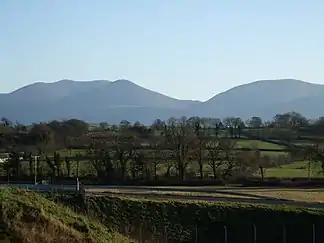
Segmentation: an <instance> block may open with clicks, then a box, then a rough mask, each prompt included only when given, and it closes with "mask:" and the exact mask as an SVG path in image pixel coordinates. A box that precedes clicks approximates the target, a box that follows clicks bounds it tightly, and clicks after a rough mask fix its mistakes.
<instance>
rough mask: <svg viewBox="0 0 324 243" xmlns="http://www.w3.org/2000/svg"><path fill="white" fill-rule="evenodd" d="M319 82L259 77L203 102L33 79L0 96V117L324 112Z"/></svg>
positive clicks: (115, 85) (120, 85)
mask: <svg viewBox="0 0 324 243" xmlns="http://www.w3.org/2000/svg"><path fill="white" fill-rule="evenodd" d="M323 103H324V85H319V84H312V83H307V82H303V81H300V80H294V79H281V80H262V81H256V82H253V83H249V84H245V85H240V86H237V87H235V88H232V89H230V90H228V91H225V92H223V93H220V94H218V95H215V96H214V97H213V98H211V99H210V100H208V101H206V102H199V101H191V100H178V99H174V98H172V97H169V96H166V95H163V94H160V93H157V92H154V91H151V90H148V89H145V88H143V87H141V86H139V85H136V84H134V83H132V82H131V81H128V80H117V81H114V82H110V81H105V80H97V81H89V82H77V81H72V80H61V81H58V82H55V83H35V84H32V85H29V86H26V87H23V88H21V89H18V90H16V91H14V92H12V93H9V94H0V117H7V118H9V119H10V120H12V121H15V120H18V121H19V122H23V123H32V122H39V121H48V120H52V119H69V118H79V119H84V120H86V121H89V122H101V121H107V122H109V123H119V122H120V121H121V120H124V119H125V120H129V121H131V122H134V121H137V120H139V121H141V122H142V123H145V124H149V123H151V122H153V121H154V120H155V119H156V118H160V119H168V118H169V117H172V116H173V117H181V116H187V117H189V116H204V117H218V118H224V117H227V116H238V117H241V118H242V119H248V118H250V117H252V116H260V117H262V118H263V119H271V118H272V117H273V116H274V115H275V114H278V113H283V112H290V111H296V112H300V113H302V114H303V115H306V116H310V117H318V116H322V115H324V109H323V108H322V104H323Z"/></svg>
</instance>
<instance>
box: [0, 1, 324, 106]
mask: <svg viewBox="0 0 324 243" xmlns="http://www.w3.org/2000/svg"><path fill="white" fill-rule="evenodd" d="M323 67H324V1H323V0H309V1H295V0H284V1H280V0H272V1H271V0H254V1H253V0H245V1H240V0H200V1H198V0H92V1H90V0H1V1H0V92H9V91H12V90H14V89H16V88H18V87H21V86H23V85H26V84H30V83H33V82H36V81H46V82H47V81H48V82H51V81H56V80H60V79H65V78H67V79H74V80H92V79H108V80H115V79H129V80H131V81H133V82H135V83H137V84H139V85H141V86H144V87H146V88H149V89H152V90H155V91H158V92H161V93H164V94H167V95H171V96H173V97H176V98H182V99H199V100H206V99H208V98H210V97H211V96H213V95H215V94H216V93H219V92H222V91H224V90H226V89H228V88H231V87H233V86H236V85H238V84H242V83H248V82H251V81H254V80H259V79H277V78H297V79H302V80H305V81H311V82H316V83H324V69H323Z"/></svg>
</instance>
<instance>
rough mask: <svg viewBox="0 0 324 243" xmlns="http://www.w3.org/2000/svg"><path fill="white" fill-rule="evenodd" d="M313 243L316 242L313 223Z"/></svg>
mask: <svg viewBox="0 0 324 243" xmlns="http://www.w3.org/2000/svg"><path fill="white" fill-rule="evenodd" d="M313 243H316V228H315V224H313Z"/></svg>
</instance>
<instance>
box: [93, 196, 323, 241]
mask: <svg viewBox="0 0 324 243" xmlns="http://www.w3.org/2000/svg"><path fill="white" fill-rule="evenodd" d="M87 205H88V209H89V210H90V212H91V213H92V214H94V215H93V216H96V217H98V218H99V219H100V220H102V221H103V222H104V223H106V224H109V225H110V226H112V227H115V228H117V229H118V230H119V231H120V232H122V233H126V234H127V233H128V234H130V235H133V236H134V237H136V238H140V237H141V238H142V239H150V238H151V237H154V239H156V242H157V240H158V242H166V241H165V239H166V238H167V240H168V241H167V242H169V243H171V242H188V243H189V242H196V241H197V242H199V243H212V242H213V243H218V242H219V243H223V242H225V239H224V226H226V227H227V232H228V243H253V242H254V226H255V227H256V232H257V243H277V242H284V241H283V238H284V236H283V234H284V233H283V232H284V230H283V229H284V225H285V228H286V243H298V242H301V243H308V242H310V243H312V232H313V231H312V230H313V224H315V225H316V242H324V231H323V229H324V212H323V211H320V210H311V209H301V208H292V207H284V206H273V207H272V206H260V205H246V204H228V203H218V204H215V203H213V204H212V203H197V202H178V201H149V200H135V199H129V198H125V199H123V198H116V197H89V198H87Z"/></svg>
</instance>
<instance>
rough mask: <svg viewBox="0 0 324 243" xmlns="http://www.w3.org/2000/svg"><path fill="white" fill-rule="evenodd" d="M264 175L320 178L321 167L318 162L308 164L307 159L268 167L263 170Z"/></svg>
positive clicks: (321, 175)
mask: <svg viewBox="0 0 324 243" xmlns="http://www.w3.org/2000/svg"><path fill="white" fill-rule="evenodd" d="M265 176H266V177H278V178H294V177H304V178H308V177H309V176H310V177H311V178H314V177H316V178H321V177H323V174H322V173H321V167H320V165H319V164H318V163H314V162H311V165H310V166H309V162H308V161H296V162H293V163H291V164H286V165H281V166H279V167H273V168H268V169H266V171H265Z"/></svg>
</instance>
